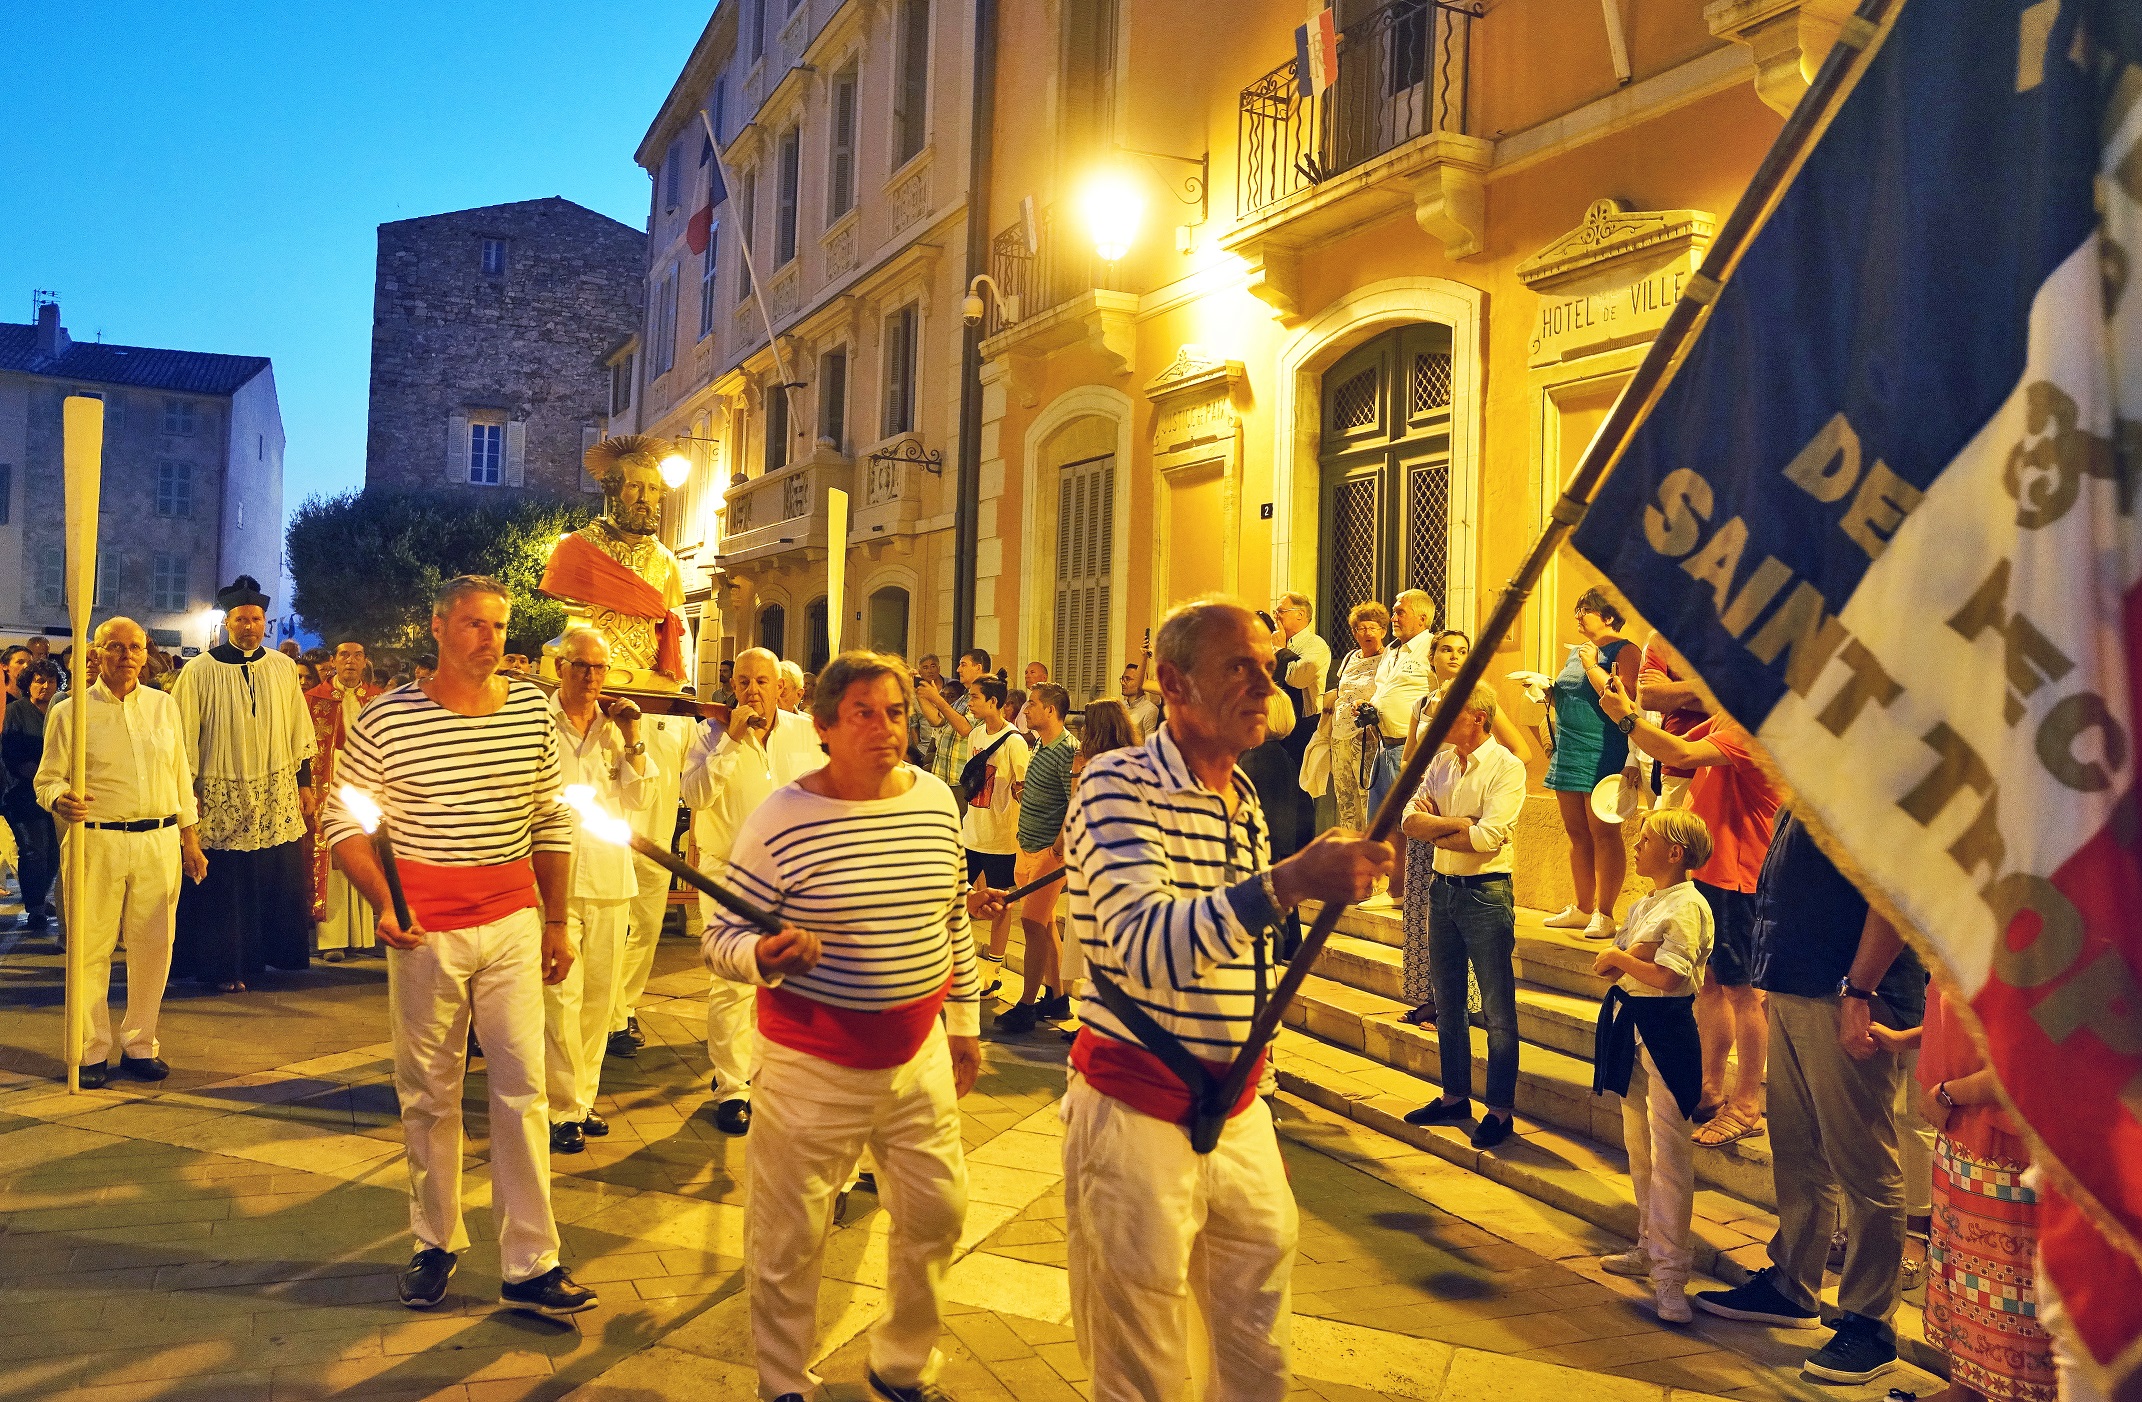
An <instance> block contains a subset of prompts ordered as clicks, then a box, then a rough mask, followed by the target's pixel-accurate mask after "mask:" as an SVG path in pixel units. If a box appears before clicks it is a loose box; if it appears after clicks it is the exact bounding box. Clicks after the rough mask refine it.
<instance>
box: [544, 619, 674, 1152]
mask: <svg viewBox="0 0 2142 1402" xmlns="http://www.w3.org/2000/svg"><path fill="white" fill-rule="evenodd" d="M558 663H559V667H558V678H559V687H558V694H557V695H556V696H555V697H554V698H552V700H551V703H550V720H551V725H552V727H553V728H554V729H556V730H557V732H558V765H559V779H560V780H561V781H562V782H563V784H564V785H565V786H566V787H568V788H570V787H571V786H573V785H575V784H585V785H587V786H588V787H589V788H592V789H593V790H595V802H596V803H598V804H600V805H601V806H602V808H603V810H604V811H605V812H608V813H611V814H613V815H618V816H622V815H624V814H626V813H634V812H638V811H639V810H640V809H643V808H645V807H646V806H647V800H648V798H649V797H651V796H652V794H653V792H654V767H653V765H652V764H650V763H649V762H648V759H647V746H646V745H645V744H644V743H642V742H641V740H640V734H639V731H640V708H639V707H638V706H635V705H633V704H632V702H630V701H628V700H626V699H625V698H624V697H622V696H604V695H603V694H602V689H603V684H604V683H605V682H607V681H608V680H609V677H610V645H609V643H608V642H606V641H604V639H603V636H602V635H601V634H600V633H597V632H595V631H594V630H593V629H591V628H574V629H572V630H571V631H570V632H568V633H567V634H566V635H565V642H564V644H563V645H562V646H561V647H560V648H559V649H558ZM573 823H574V839H573V884H572V889H571V892H570V893H569V894H568V896H567V897H566V905H565V942H566V947H567V948H568V949H570V950H571V951H572V955H573V963H572V967H571V968H570V969H568V970H567V971H566V974H565V977H564V978H562V979H560V980H558V982H556V983H552V984H545V985H544V987H543V1069H544V1084H545V1086H546V1088H547V1089H548V1091H549V1095H550V1151H551V1152H552V1153H553V1154H577V1153H580V1152H581V1151H582V1150H584V1149H586V1148H587V1136H589V1135H595V1136H596V1137H598V1138H599V1137H601V1136H602V1135H605V1134H608V1133H609V1132H610V1125H609V1122H608V1121H606V1120H604V1119H603V1117H602V1116H601V1115H598V1114H596V1113H595V1093H596V1091H597V1090H599V1089H600V1088H601V1082H602V1058H603V1052H604V1051H605V1049H606V1048H607V1044H608V1042H609V1040H610V1017H611V1013H612V1012H613V1011H614V1003H615V1001H616V998H617V993H618V989H619V987H620V986H621V985H622V984H623V982H624V973H625V932H626V921H627V918H628V917H629V916H630V914H631V910H632V900H633V898H634V897H635V896H637V895H638V894H639V892H640V876H639V870H638V868H636V867H635V866H634V865H633V861H632V849H631V848H630V847H626V846H622V845H620V844H618V843H615V842H605V841H604V840H603V839H601V838H599V837H595V836H592V835H591V834H588V833H586V832H582V831H580V830H579V824H580V820H579V819H578V818H577V817H576V818H575V819H574V820H573Z"/></svg>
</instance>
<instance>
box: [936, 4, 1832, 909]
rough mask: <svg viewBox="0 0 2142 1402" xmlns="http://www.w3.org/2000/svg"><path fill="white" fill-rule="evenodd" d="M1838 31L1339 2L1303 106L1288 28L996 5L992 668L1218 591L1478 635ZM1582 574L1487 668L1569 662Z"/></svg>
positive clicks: (1546, 597)
mask: <svg viewBox="0 0 2142 1402" xmlns="http://www.w3.org/2000/svg"><path fill="white" fill-rule="evenodd" d="M1843 13H1844V11H1843V10H1841V9H1839V8H1836V7H1834V6H1831V5H1822V6H1818V5H1817V4H1815V3H1812V2H1811V3H1808V4H1794V3H1778V0H1743V2H1742V3H1714V4H1712V5H1710V6H1709V7H1708V8H1707V9H1706V8H1705V7H1702V6H1700V5H1698V4H1696V3H1694V0H1682V3H1667V4H1657V3H1651V2H1650V0H1502V3H1499V4H1493V5H1490V6H1486V7H1481V6H1477V5H1471V4H1467V5H1464V6H1462V7H1461V6H1459V5H1456V4H1438V3H1432V0H1389V2H1388V3H1381V4H1371V3H1365V0H1340V3H1338V5H1337V6H1336V8H1335V10H1334V12H1333V17H1334V20H1335V23H1334V26H1333V27H1334V29H1335V30H1336V31H1337V34H1336V41H1337V42H1336V45H1335V47H1336V68H1335V71H1326V72H1321V73H1318V74H1316V75H1315V76H1316V77H1318V78H1320V79H1322V80H1323V81H1322V83H1321V85H1318V84H1315V83H1312V84H1309V85H1307V86H1308V87H1309V88H1310V89H1311V91H1310V92H1307V93H1305V91H1304V88H1305V85H1304V83H1303V82H1302V80H1301V77H1300V71H1299V59H1298V56H1297V49H1296V42H1297V40H1296V28H1297V26H1300V25H1302V23H1303V10H1302V7H1300V6H1298V5H1285V4H1279V3H1272V0H1240V3H1236V4H1233V5H1229V6H1226V7H1212V6H1186V5H1180V4H1171V3H1155V2H1151V0H1007V3H1006V4H1005V6H1004V9H1003V20H1002V23H1003V35H1002V54H1001V59H1000V65H1001V66H1000V68H999V71H998V77H997V93H998V98H997V114H998V121H997V129H996V139H995V163H994V172H995V173H994V177H993V181H992V189H991V198H990V216H989V217H990V227H991V228H992V229H994V230H997V231H999V232H998V233H996V234H995V236H994V238H993V240H992V258H991V264H992V266H991V272H992V275H993V278H994V280H995V282H996V283H997V284H998V288H999V290H1000V291H1002V292H1003V293H1006V294H1009V297H1008V298H997V299H992V305H991V309H990V320H989V323H988V325H987V327H986V328H985V329H986V331H987V336H986V339H985V340H984V341H983V343H982V351H983V357H984V365H983V370H982V378H983V382H984V385H985V394H984V399H983V427H982V434H981V449H982V467H981V474H980V501H979V515H978V521H979V528H980V529H979V542H980V544H979V550H978V554H977V561H976V568H977V574H978V576H979V582H978V587H977V591H976V600H977V607H976V620H975V637H976V640H977V642H978V643H979V644H980V645H981V646H984V647H987V648H989V649H990V650H991V651H992V652H995V653H998V654H1001V655H1002V656H1003V657H1004V658H1006V659H1016V660H1017V661H1019V662H1024V661H1026V660H1030V659H1039V660H1042V661H1044V662H1048V663H1049V664H1050V666H1051V670H1052V673H1053V674H1054V675H1055V676H1056V677H1057V679H1059V680H1060V681H1062V682H1064V683H1065V684H1066V685H1068V686H1069V687H1070V688H1071V690H1072V692H1073V696H1074V700H1076V701H1083V700H1084V699H1086V698H1087V697H1088V696H1091V695H1096V694H1108V693H1110V692H1112V691H1113V689H1114V679H1115V677H1116V675H1117V673H1118V671H1119V670H1120V668H1121V666H1122V664H1123V662H1124V661H1125V660H1126V658H1127V657H1128V658H1135V656H1136V649H1137V648H1138V646H1139V645H1140V643H1141V641H1142V639H1143V637H1144V635H1145V632H1146V630H1147V629H1149V628H1152V627H1154V626H1155V625H1157V623H1158V622H1159V620H1160V618H1161V617H1162V616H1163V615H1164V614H1165V613H1166V611H1167V610H1168V609H1169V608H1170V607H1171V606H1173V605H1174V604H1176V603H1179V602H1181V601H1183V600H1185V599H1188V598H1191V597H1194V596H1196V595H1198V594H1200V593H1204V592H1207V591H1212V590H1220V591H1225V592H1227V593H1231V594H1236V595H1239V596H1241V597H1242V598H1244V599H1246V600H1250V601H1252V602H1254V603H1258V604H1269V603H1270V601H1272V600H1273V599H1274V598H1276V596H1277V595H1278V594H1279V593H1281V592H1282V591H1286V590H1299V591H1301V592H1303V593H1306V594H1308V595H1310V596H1311V597H1312V598H1313V599H1314V600H1315V601H1316V608H1317V613H1316V623H1315V626H1316V628H1317V630H1318V631H1319V632H1321V633H1322V634H1323V635H1324V636H1325V637H1327V638H1328V639H1330V640H1331V643H1332V649H1333V655H1334V657H1339V656H1342V655H1343V654H1344V652H1345V651H1346V650H1348V649H1349V648H1350V647H1351V646H1352V644H1351V641H1350V640H1349V639H1348V638H1347V637H1346V635H1345V628H1344V615H1345V612H1346V609H1347V608H1348V607H1349V606H1350V605H1351V604H1353V603H1355V602H1358V601H1360V600H1362V599H1368V598H1375V599H1380V600H1382V601H1384V602H1385V603H1387V604H1388V603H1389V602H1390V601H1391V599H1392V597H1393V596H1394V595H1395V594H1396V593H1397V592H1398V591H1399V590H1401V589H1405V588H1409V587H1420V588H1424V589H1426V590H1427V591H1428V592H1429V593H1430V594H1431V595H1433V596H1434V597H1435V598H1436V599H1437V600H1438V603H1439V605H1440V607H1441V610H1442V617H1443V620H1444V623H1445V626H1452V627H1458V628H1462V629H1465V630H1466V631H1468V632H1472V631H1473V630H1475V629H1476V628H1477V625H1478V623H1479V621H1480V620H1481V619H1482V618H1483V617H1484V616H1485V614H1486V613H1487V612H1488V610H1489V608H1490V607H1491V606H1492V604H1493V601H1494V598H1495V595H1496V592H1497V591H1498V590H1499V589H1500V588H1501V585H1502V583H1503V581H1505V580H1506V579H1507V578H1508V576H1509V575H1510V573H1511V571H1512V570H1513V569H1514V568H1515V567H1516V565H1517V563H1518V561H1519V559H1520V557H1521V555H1522V553H1523V551H1524V550H1525V548H1526V547H1527V546H1528V545H1529V544H1530V543H1531V541H1532V540H1533V538H1534V537H1535V536H1536V534H1537V532H1538V531H1539V530H1540V528H1541V527H1542V525H1543V524H1544V523H1545V521H1546V518H1547V512H1548V510H1549V508H1550V506H1551V504H1552V502H1553V500H1554V497H1555V495H1556V494H1557V493H1558V491H1559V490H1560V485H1561V482H1562V480H1563V479H1564V477H1565V476H1566V474H1567V471H1568V469H1569V468H1570V467H1571V466H1572V465H1573V464H1574V462H1575V460H1576V459H1577V457H1578V456H1579V455H1580V454H1581V452H1582V451H1583V448H1584V446H1585V444H1586V443H1587V442H1588V441H1589V439H1590V437H1591V435H1592V433H1593V431H1594V430H1595V429H1596V427H1597V426H1598V424H1599V422H1600V421H1601V419H1602V418H1603V416H1604V414H1605V412H1606V410H1607V408H1608V407H1609V406H1610V405H1611V403H1612V402H1613V399H1614V397H1615V395H1616V394H1617V393H1618V392H1619V390H1620V388H1621V386H1622V385H1623V384H1624V383H1625V382H1626V380H1627V378H1628V376H1629V374H1630V372H1631V370H1632V369H1633V368H1634V366H1635V365H1636V363H1637V362H1638V361H1639V360H1640V359H1641V358H1642V356H1643V354H1644V351H1645V348H1646V347H1647V345H1648V344H1649V341H1650V339H1651V338H1652V336H1653V335H1654V334H1655V333H1656V331H1657V329H1658V328H1659V326H1660V325H1661V324H1663V321H1664V319H1665V315H1666V312H1667V311H1668V309H1669V308H1670V307H1671V305H1672V303H1673V300H1674V298H1675V297H1676V296H1677V295H1678V291H1679V284H1680V280H1681V279H1682V278H1684V277H1685V276H1686V275H1687V274H1688V273H1689V272H1691V271H1692V270H1693V269H1694V268H1695V266H1696V264H1697V261H1698V260H1699V259H1700V257H1701V254H1702V252H1703V249H1704V247H1705V244H1706V241H1707V239H1708V238H1709V236H1710V233H1711V231H1712V230H1713V228H1714V227H1715V225H1716V224H1717V223H1718V222H1719V221H1722V220H1723V218H1724V217H1725V215H1726V213H1727V212H1728V211H1729V210H1730V209H1731V208H1732V205H1733V203H1734V201H1735V200H1736V199H1737V198H1738V196H1739V195H1740V192H1741V190H1742V188H1743V187H1744V186H1745V185H1746V183H1747V180H1748V178H1749V176H1750V175H1751V174H1752V172H1753V171H1754V169H1755V167H1756V165H1757V164H1758V163H1759V161H1760V160H1761V158H1762V155H1763V153H1764V151H1765V150H1766V149H1767V147H1768V146H1769V144H1770V142H1771V140H1772V138H1773V137H1774V136H1775V135H1776V134H1777V132H1778V130H1779V128H1780V126H1781V124H1782V120H1783V119H1782V116H1781V110H1789V109H1790V106H1791V104H1792V103H1793V102H1794V101H1795V100H1796V99H1797V97H1798V95H1799V93H1800V92H1801V91H1803V90H1804V86H1805V75H1807V74H1811V73H1812V72H1813V71H1814V68H1815V66H1816V65H1817V64H1818V63H1819V62H1820V59H1821V57H1822V54H1823V53H1824V52H1826V49H1827V45H1828V43H1829V42H1830V40H1831V39H1833V38H1834V35H1835V24H1836V21H1837V19H1838V18H1839V17H1840V16H1841V15H1842V14H1843ZM1312 42H1313V41H1312ZM1104 245H1105V246H1104ZM1103 255H1113V256H1103ZM1592 582H1594V581H1593V580H1591V579H1589V578H1587V577H1586V573H1585V571H1584V568H1583V567H1582V566H1581V565H1580V564H1579V563H1578V562H1576V561H1575V560H1574V559H1565V560H1564V561H1562V562H1559V563H1558V565H1557V566H1556V568H1555V569H1554V570H1553V571H1552V572H1551V574H1550V576H1549V578H1548V579H1547V580H1545V581H1544V582H1543V584H1542V587H1541V588H1540V590H1539V591H1538V593H1537V595H1536V599H1535V602H1534V604H1533V605H1532V606H1531V607H1530V609H1529V610H1528V612H1527V614H1526V617H1525V622H1524V626H1523V628H1522V629H1521V630H1520V632H1519V633H1518V635H1517V636H1515V637H1513V638H1511V639H1509V640H1508V642H1507V643H1506V644H1505V645H1504V648H1503V650H1502V652H1501V653H1500V654H1499V655H1498V656H1497V658H1496V659H1495V665H1494V668H1493V671H1492V673H1491V675H1493V676H1496V677H1498V678H1500V677H1502V676H1504V675H1505V674H1507V673H1508V672H1509V671H1511V670H1519V669H1530V670H1538V671H1544V672H1547V673H1549V674H1552V673H1554V672H1556V671H1558V670H1559V669H1560V667H1561V664H1562V660H1563V656H1564V647H1565V645H1566V644H1568V643H1570V642H1573V641H1575V634H1574V631H1573V627H1572V621H1571V608H1572V605H1573V604H1574V601H1575V599H1576V597H1577V595H1578V594H1579V593H1581V592H1582V590H1583V589H1584V588H1586V587H1588V585H1589V584H1590V583H1592ZM1632 631H1633V635H1634V637H1635V638H1636V640H1637V641H1639V642H1640V641H1642V640H1643V638H1644V637H1645V636H1646V635H1647V632H1648V630H1646V629H1644V628H1643V627H1642V625H1641V624H1640V623H1634V622H1632ZM1015 674H1016V673H1015ZM1503 691H1504V694H1505V696H1506V698H1507V700H1508V701H1509V702H1510V703H1512V704H1513V705H1514V706H1515V707H1516V708H1517V710H1518V712H1519V714H1520V715H1523V714H1524V711H1525V707H1524V705H1523V704H1522V701H1521V698H1520V696H1519V695H1518V692H1517V689H1516V688H1515V687H1514V686H1510V685H1508V684H1504V686H1503ZM1532 711H1533V714H1535V715H1536V713H1537V708H1532ZM1542 768H1543V765H1541V764H1539V763H1535V765H1534V769H1533V772H1534V777H1535V779H1537V778H1538V777H1539V775H1540V773H1541V772H1542ZM1527 831H1528V833H1529V834H1534V835H1536V836H1537V837H1538V838H1540V839H1543V841H1542V842H1541V843H1539V844H1532V843H1529V842H1528V843H1527V845H1528V846H1529V847H1530V849H1531V850H1530V852H1529V853H1528V856H1529V858H1530V859H1529V860H1528V861H1527V862H1526V863H1525V866H1526V867H1527V868H1528V872H1527V873H1526V874H1525V875H1524V876H1523V878H1522V879H1521V881H1520V890H1519V893H1518V894H1519V899H1520V900H1521V901H1524V902H1525V903H1527V904H1532V905H1544V906H1547V907H1548V908H1554V907H1555V906H1557V905H1559V904H1561V903H1562V902H1563V901H1564V900H1565V899H1566V896H1567V890H1568V877H1567V873H1566V872H1564V871H1562V870H1560V867H1561V865H1562V864H1561V863H1560V862H1559V861H1558V860H1541V859H1540V858H1541V857H1543V856H1545V855H1546V854H1547V852H1548V851H1549V850H1550V849H1552V850H1553V851H1556V852H1559V850H1561V849H1560V835H1559V825H1558V823H1556V821H1555V820H1554V818H1553V807H1552V803H1551V802H1550V801H1547V800H1546V799H1545V798H1544V797H1543V796H1542V797H1541V798H1540V799H1539V801H1537V802H1536V803H1535V804H1534V805H1532V807H1531V809H1530V810H1529V811H1528V823H1527Z"/></svg>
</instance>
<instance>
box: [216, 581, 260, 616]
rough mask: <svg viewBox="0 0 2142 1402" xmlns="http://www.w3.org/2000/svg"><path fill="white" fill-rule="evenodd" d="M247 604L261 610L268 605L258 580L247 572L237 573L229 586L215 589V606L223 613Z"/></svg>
mask: <svg viewBox="0 0 2142 1402" xmlns="http://www.w3.org/2000/svg"><path fill="white" fill-rule="evenodd" d="M249 604H250V605H251V606H253V607H254V608H257V609H261V610H263V611H265V610H266V609H267V607H268V596H267V595H266V594H263V593H261V592H260V581H259V580H257V579H255V578H253V576H251V575H249V574H242V575H239V576H238V577H237V578H236V579H234V580H232V581H231V582H230V585H229V587H227V588H223V589H218V590H217V591H216V607H217V608H219V609H222V610H223V611H224V612H225V613H229V612H230V611H231V610H232V609H242V608H244V607H246V606H247V605H249Z"/></svg>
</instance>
